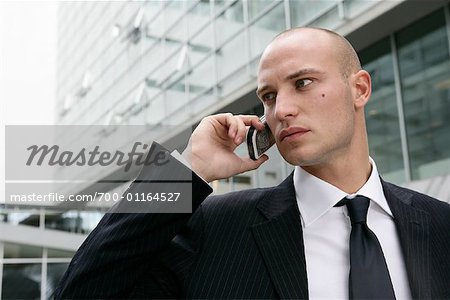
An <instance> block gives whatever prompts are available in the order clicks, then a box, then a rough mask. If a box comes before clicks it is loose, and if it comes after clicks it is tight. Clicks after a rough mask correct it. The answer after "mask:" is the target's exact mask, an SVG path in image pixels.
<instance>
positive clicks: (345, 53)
mask: <svg viewBox="0 0 450 300" xmlns="http://www.w3.org/2000/svg"><path fill="white" fill-rule="evenodd" d="M311 31H313V32H314V31H316V33H317V34H322V35H325V36H327V38H329V39H330V42H331V43H330V45H331V46H332V50H333V51H334V54H335V55H336V59H337V62H338V64H339V66H340V70H341V73H342V76H343V77H344V78H348V77H349V76H350V75H351V74H352V73H354V72H357V71H359V70H361V63H360V61H359V58H358V55H357V54H356V51H355V49H354V48H353V46H352V45H351V44H350V42H349V41H348V40H347V39H346V38H344V37H343V36H341V35H340V34H338V33H336V32H334V31H331V30H328V29H324V28H315V27H297V28H291V29H288V30H285V31H283V32H281V33H280V34H278V35H277V36H275V38H274V39H273V40H272V43H273V42H276V41H277V40H279V39H283V38H288V37H295V36H296V35H301V34H302V33H304V32H311Z"/></svg>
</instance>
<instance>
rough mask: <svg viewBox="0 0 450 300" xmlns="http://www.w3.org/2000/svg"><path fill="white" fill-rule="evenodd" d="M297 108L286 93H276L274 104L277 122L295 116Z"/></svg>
mask: <svg viewBox="0 0 450 300" xmlns="http://www.w3.org/2000/svg"><path fill="white" fill-rule="evenodd" d="M297 113H298V106H297V105H296V103H295V100H294V98H293V97H292V96H290V95H288V94H286V93H278V95H277V100H276V103H275V117H276V118H277V119H278V120H285V119H288V118H291V117H294V116H296V115H297Z"/></svg>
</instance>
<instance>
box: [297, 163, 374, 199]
mask: <svg viewBox="0 0 450 300" xmlns="http://www.w3.org/2000/svg"><path fill="white" fill-rule="evenodd" d="M356 161H359V162H356ZM302 168H303V169H304V170H305V171H306V172H308V173H310V174H311V175H314V176H316V177H318V178H320V179H322V180H324V181H326V182H328V183H330V184H332V185H334V186H335V187H337V188H339V189H340V190H342V191H344V192H346V193H348V194H354V193H356V192H357V191H358V190H359V189H360V188H361V187H362V186H363V185H364V184H365V183H366V182H367V180H368V179H369V177H370V174H371V172H372V165H371V164H370V162H369V156H367V157H366V159H356V160H353V161H348V160H341V161H333V163H328V164H323V165H314V166H303V167H302Z"/></svg>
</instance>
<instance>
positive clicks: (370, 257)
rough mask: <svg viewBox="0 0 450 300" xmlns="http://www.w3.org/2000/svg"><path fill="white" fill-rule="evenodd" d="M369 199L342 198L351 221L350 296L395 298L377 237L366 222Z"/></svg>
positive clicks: (359, 297)
mask: <svg viewBox="0 0 450 300" xmlns="http://www.w3.org/2000/svg"><path fill="white" fill-rule="evenodd" d="M369 203H370V200H369V199H368V198H366V197H364V196H356V197H355V198H353V199H347V198H344V199H342V200H341V201H340V202H339V203H338V204H336V206H342V205H344V204H345V205H347V209H348V214H349V216H350V220H351V222H352V231H351V233H350V277H349V297H350V299H395V295H394V289H393V287H392V282H391V279H390V276H389V271H388V269H387V265H386V261H385V260H384V255H383V251H382V249H381V246H380V243H379V242H378V239H377V237H376V236H375V234H374V233H373V232H372V230H370V229H369V227H368V226H367V223H366V221H367V210H368V209H369Z"/></svg>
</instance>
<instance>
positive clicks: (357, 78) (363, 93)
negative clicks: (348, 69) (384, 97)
mask: <svg viewBox="0 0 450 300" xmlns="http://www.w3.org/2000/svg"><path fill="white" fill-rule="evenodd" d="M353 89H354V90H353V91H354V95H353V96H354V97H353V99H354V104H355V108H362V107H364V106H365V105H366V103H367V101H369V98H370V95H371V94H372V79H371V78H370V74H369V73H368V72H367V71H365V70H359V71H358V72H357V73H355V74H353Z"/></svg>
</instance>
